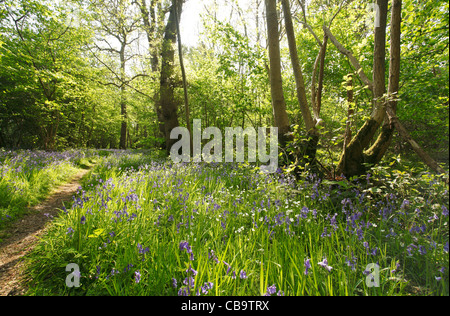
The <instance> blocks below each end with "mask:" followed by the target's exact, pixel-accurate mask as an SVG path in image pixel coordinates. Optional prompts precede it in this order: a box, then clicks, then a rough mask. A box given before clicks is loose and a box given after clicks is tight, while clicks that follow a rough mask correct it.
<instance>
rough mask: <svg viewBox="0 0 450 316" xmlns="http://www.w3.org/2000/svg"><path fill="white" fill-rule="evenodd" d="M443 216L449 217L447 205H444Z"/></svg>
mask: <svg viewBox="0 0 450 316" xmlns="http://www.w3.org/2000/svg"><path fill="white" fill-rule="evenodd" d="M442 215H444V216H448V209H447V207H446V206H445V205H442Z"/></svg>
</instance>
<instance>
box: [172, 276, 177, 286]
mask: <svg viewBox="0 0 450 316" xmlns="http://www.w3.org/2000/svg"><path fill="white" fill-rule="evenodd" d="M172 286H173V288H174V289H176V288H177V279H175V278H172Z"/></svg>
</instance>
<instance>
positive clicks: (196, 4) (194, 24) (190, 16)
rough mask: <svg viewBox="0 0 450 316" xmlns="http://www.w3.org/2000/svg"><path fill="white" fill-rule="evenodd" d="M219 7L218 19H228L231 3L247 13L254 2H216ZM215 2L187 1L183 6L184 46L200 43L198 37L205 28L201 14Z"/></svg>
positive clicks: (210, 0)
mask: <svg viewBox="0 0 450 316" xmlns="http://www.w3.org/2000/svg"><path fill="white" fill-rule="evenodd" d="M216 1H217V3H218V5H219V8H220V9H219V12H218V19H220V20H221V19H223V18H225V19H228V18H229V15H230V12H231V6H232V5H231V3H233V2H238V3H239V6H240V7H241V8H242V9H243V10H244V11H245V10H246V9H247V8H248V7H249V3H250V2H252V1H254V0H216ZM213 3H214V0H186V2H185V3H184V5H183V13H182V15H181V21H180V27H181V40H182V42H183V45H186V46H195V45H196V44H197V43H198V37H199V34H200V31H201V29H202V27H203V25H202V20H201V16H200V15H201V14H202V13H205V12H206V11H205V9H204V8H205V5H206V6H209V5H212V4H213Z"/></svg>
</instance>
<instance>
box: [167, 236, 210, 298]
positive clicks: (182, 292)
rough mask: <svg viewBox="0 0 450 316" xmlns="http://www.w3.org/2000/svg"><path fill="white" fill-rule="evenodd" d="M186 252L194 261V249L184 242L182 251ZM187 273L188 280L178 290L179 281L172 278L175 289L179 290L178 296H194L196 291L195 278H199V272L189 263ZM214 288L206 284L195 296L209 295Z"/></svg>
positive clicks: (181, 244)
mask: <svg viewBox="0 0 450 316" xmlns="http://www.w3.org/2000/svg"><path fill="white" fill-rule="evenodd" d="M183 250H186V252H187V253H188V254H189V260H190V261H194V254H193V252H192V248H191V246H190V245H189V242H187V241H182V242H181V243H180V251H183ZM185 272H186V275H187V276H186V278H185V279H184V280H183V282H182V284H183V286H181V287H180V288H179V289H178V281H177V279H175V278H172V286H173V287H174V289H178V296H190V295H192V294H193V291H194V290H195V277H196V276H197V274H198V272H197V270H195V269H194V268H192V266H191V263H189V268H188V269H187V270H186V271H185ZM213 287H214V284H213V283H212V282H205V283H204V284H203V286H201V287H200V289H198V290H197V291H196V293H195V295H197V296H200V295H207V294H208V293H209V291H211V290H212V289H213Z"/></svg>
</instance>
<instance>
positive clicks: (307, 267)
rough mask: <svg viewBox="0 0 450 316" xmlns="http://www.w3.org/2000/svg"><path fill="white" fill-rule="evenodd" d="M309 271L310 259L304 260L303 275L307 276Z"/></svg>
mask: <svg viewBox="0 0 450 316" xmlns="http://www.w3.org/2000/svg"><path fill="white" fill-rule="evenodd" d="M309 269H311V259H306V260H305V275H308V274H309Z"/></svg>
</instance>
